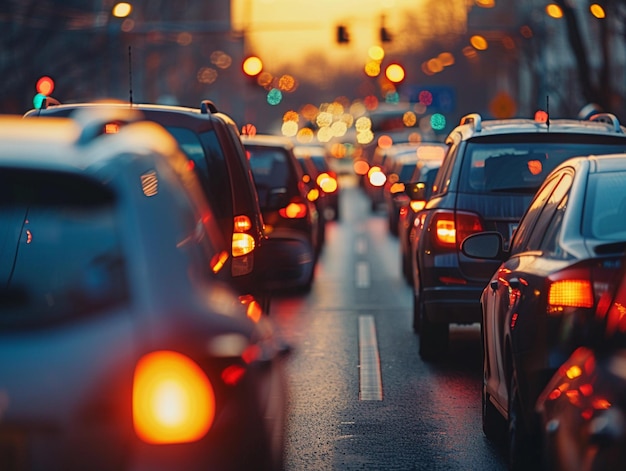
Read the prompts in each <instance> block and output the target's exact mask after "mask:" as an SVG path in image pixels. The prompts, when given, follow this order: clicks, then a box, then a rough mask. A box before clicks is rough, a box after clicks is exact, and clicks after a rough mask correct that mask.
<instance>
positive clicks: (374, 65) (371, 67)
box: [365, 61, 380, 77]
mask: <svg viewBox="0 0 626 471" xmlns="http://www.w3.org/2000/svg"><path fill="white" fill-rule="evenodd" d="M365 75H367V76H368V77H378V76H379V75H380V63H379V62H376V61H369V62H367V64H365Z"/></svg>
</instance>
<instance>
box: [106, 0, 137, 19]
mask: <svg viewBox="0 0 626 471" xmlns="http://www.w3.org/2000/svg"><path fill="white" fill-rule="evenodd" d="M132 11H133V7H132V5H131V4H130V3H127V2H120V3H117V4H116V5H115V6H114V7H113V10H112V12H111V13H112V15H113V16H114V17H116V18H125V17H127V16H128V15H130V13H131V12H132Z"/></svg>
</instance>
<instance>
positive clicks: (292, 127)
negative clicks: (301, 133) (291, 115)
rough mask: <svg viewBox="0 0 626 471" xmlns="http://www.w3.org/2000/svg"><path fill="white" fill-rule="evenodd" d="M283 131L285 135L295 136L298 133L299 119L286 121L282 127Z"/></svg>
mask: <svg viewBox="0 0 626 471" xmlns="http://www.w3.org/2000/svg"><path fill="white" fill-rule="evenodd" d="M281 133H282V134H283V136H287V137H294V136H295V135H296V134H298V123H297V121H285V122H284V123H283V125H282V127H281Z"/></svg>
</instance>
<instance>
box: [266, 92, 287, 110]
mask: <svg viewBox="0 0 626 471" xmlns="http://www.w3.org/2000/svg"><path fill="white" fill-rule="evenodd" d="M282 100H283V94H282V92H281V91H280V90H278V89H277V88H272V89H271V90H270V91H269V92H268V93H267V102H268V103H269V104H270V105H274V106H275V105H278V104H279V103H280V102H281V101H282Z"/></svg>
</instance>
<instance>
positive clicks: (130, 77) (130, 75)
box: [128, 46, 133, 108]
mask: <svg viewBox="0 0 626 471" xmlns="http://www.w3.org/2000/svg"><path fill="white" fill-rule="evenodd" d="M131 47H132V46H128V94H129V101H130V106H131V108H132V106H133V61H132V52H131Z"/></svg>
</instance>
